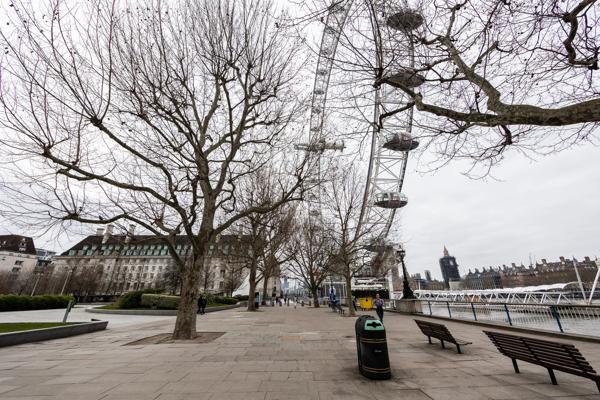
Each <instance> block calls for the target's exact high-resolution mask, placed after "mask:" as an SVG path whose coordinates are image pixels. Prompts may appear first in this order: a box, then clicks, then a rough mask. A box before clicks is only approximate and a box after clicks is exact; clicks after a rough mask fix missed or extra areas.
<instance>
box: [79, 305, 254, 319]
mask: <svg viewBox="0 0 600 400" xmlns="http://www.w3.org/2000/svg"><path fill="white" fill-rule="evenodd" d="M245 305H246V303H245V302H243V303H241V302H240V303H237V304H232V305H229V306H219V307H210V308H208V307H207V308H206V312H207V313H210V312H216V311H224V310H231V309H233V308H238V307H243V306H245ZM85 312H89V313H94V314H121V315H158V316H161V315H163V316H174V315H177V310H103V309H101V308H97V307H90V308H86V309H85Z"/></svg>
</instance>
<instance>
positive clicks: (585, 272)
mask: <svg viewBox="0 0 600 400" xmlns="http://www.w3.org/2000/svg"><path fill="white" fill-rule="evenodd" d="M576 264H577V271H575V265H574V262H573V260H569V259H566V258H564V257H560V260H559V261H556V262H547V261H546V259H542V262H541V263H535V265H533V264H532V265H530V266H524V265H523V264H521V265H516V264H515V263H512V264H511V266H510V267H509V266H506V265H502V266H501V267H488V268H487V269H486V268H485V267H484V268H483V271H481V272H480V271H479V269H478V268H475V271H474V272H473V271H471V270H469V273H468V274H466V275H465V276H464V277H463V280H462V284H463V288H465V289H496V288H512V287H524V286H538V285H548V284H553V283H569V282H575V281H577V280H578V279H577V273H579V277H580V279H581V281H582V282H583V283H584V285H586V284H587V286H591V283H592V282H593V280H594V278H595V276H596V273H597V271H598V267H597V265H596V263H595V262H594V261H592V260H591V259H590V258H589V257H584V259H583V260H582V261H577V262H576Z"/></svg>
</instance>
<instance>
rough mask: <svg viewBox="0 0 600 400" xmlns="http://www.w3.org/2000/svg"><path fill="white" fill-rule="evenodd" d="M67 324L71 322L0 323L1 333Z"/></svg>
mask: <svg viewBox="0 0 600 400" xmlns="http://www.w3.org/2000/svg"><path fill="white" fill-rule="evenodd" d="M65 325H71V324H70V323H62V322H3V323H0V333H8V332H18V331H30V330H32V329H42V328H54V327H56V326H65Z"/></svg>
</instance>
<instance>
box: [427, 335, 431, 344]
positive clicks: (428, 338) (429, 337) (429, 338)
mask: <svg viewBox="0 0 600 400" xmlns="http://www.w3.org/2000/svg"><path fill="white" fill-rule="evenodd" d="M427 340H429V344H431V336H427Z"/></svg>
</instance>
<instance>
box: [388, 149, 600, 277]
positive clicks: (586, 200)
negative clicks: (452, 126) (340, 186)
mask: <svg viewBox="0 0 600 400" xmlns="http://www.w3.org/2000/svg"><path fill="white" fill-rule="evenodd" d="M599 160H600V148H598V147H594V146H592V145H586V146H579V147H576V148H573V149H571V150H568V151H564V152H562V153H558V154H555V155H552V156H548V157H545V158H541V159H539V160H538V161H537V162H532V161H530V160H528V159H526V158H525V157H522V156H518V155H513V156H509V157H507V159H506V160H505V161H504V162H503V163H502V164H501V165H499V166H498V167H496V169H495V170H493V174H494V176H495V177H496V178H497V179H499V180H491V179H487V180H485V181H483V180H473V179H469V178H467V177H465V176H463V175H461V171H465V170H466V167H465V166H464V165H459V164H457V163H455V164H451V165H449V166H447V167H445V168H443V169H442V170H440V171H438V172H437V173H435V174H426V175H419V174H417V173H416V172H415V168H416V167H417V166H416V163H415V160H411V161H412V164H409V168H408V170H407V176H406V180H405V186H404V190H403V191H404V193H406V194H407V195H408V197H409V203H408V205H407V206H406V207H405V208H404V209H403V210H402V213H401V220H400V221H399V223H400V224H401V230H402V239H403V241H405V242H406V248H407V266H408V268H409V271H410V273H415V272H423V271H424V270H426V269H430V270H431V271H432V273H433V274H434V276H437V277H441V273H440V268H439V263H438V259H439V258H440V257H441V256H442V251H443V246H444V244H445V245H446V246H447V248H448V250H449V251H450V254H451V255H453V256H455V257H456V259H457V262H458V264H459V266H460V271H461V274H462V273H466V272H468V269H469V268H475V267H479V268H481V267H484V266H485V267H487V266H490V265H494V266H496V265H502V264H507V265H510V263H511V262H516V263H521V262H523V263H524V264H528V263H529V255H530V253H531V257H532V259H534V258H537V260H538V261H539V260H540V259H542V258H546V259H548V260H555V259H558V257H559V256H561V255H562V256H565V257H571V256H572V255H575V257H576V258H583V256H586V255H587V256H590V257H592V258H594V257H595V256H596V255H599V256H600V166H599Z"/></svg>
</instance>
